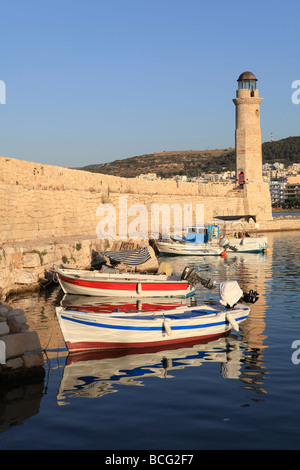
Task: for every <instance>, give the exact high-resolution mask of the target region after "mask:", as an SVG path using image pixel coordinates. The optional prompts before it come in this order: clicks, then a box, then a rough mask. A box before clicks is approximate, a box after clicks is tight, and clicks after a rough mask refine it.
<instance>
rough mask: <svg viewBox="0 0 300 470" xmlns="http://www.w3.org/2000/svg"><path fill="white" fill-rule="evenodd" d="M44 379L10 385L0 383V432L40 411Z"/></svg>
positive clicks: (22, 422)
mask: <svg viewBox="0 0 300 470" xmlns="http://www.w3.org/2000/svg"><path fill="white" fill-rule="evenodd" d="M43 389H44V380H42V381H41V382H39V383H29V384H24V383H23V384H22V385H19V386H17V385H15V386H10V385H9V383H8V384H3V383H1V387H0V433H2V432H5V431H7V430H8V429H9V428H10V427H12V426H17V425H21V424H24V422H25V421H26V420H28V419H29V418H31V417H32V416H34V415H37V414H38V413H39V411H40V404H41V400H42V398H43Z"/></svg>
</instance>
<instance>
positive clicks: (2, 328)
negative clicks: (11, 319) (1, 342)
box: [0, 321, 10, 336]
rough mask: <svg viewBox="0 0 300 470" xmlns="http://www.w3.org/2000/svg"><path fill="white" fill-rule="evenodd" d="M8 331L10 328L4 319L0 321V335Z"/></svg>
mask: <svg viewBox="0 0 300 470" xmlns="http://www.w3.org/2000/svg"><path fill="white" fill-rule="evenodd" d="M9 332H10V329H9V326H8V324H7V323H6V321H2V322H0V336H2V335H7V334H8V333H9Z"/></svg>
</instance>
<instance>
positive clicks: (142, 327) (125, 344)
mask: <svg viewBox="0 0 300 470" xmlns="http://www.w3.org/2000/svg"><path fill="white" fill-rule="evenodd" d="M228 292H229V294H228ZM243 295H244V293H243V292H242V290H241V289H240V287H239V286H238V284H237V283H236V282H234V281H233V282H227V283H222V284H221V285H220V301H219V302H218V303H216V304H215V305H204V304H203V305H199V306H196V307H188V308H187V307H186V306H183V307H177V308H175V309H173V310H160V311H158V312H153V311H151V312H142V313H136V314H134V313H133V314H131V313H124V312H111V313H110V314H99V313H93V312H78V311H72V310H66V309H64V308H63V307H57V308H56V315H57V318H58V321H59V325H60V328H61V331H62V334H63V337H64V341H65V343H66V346H67V348H68V350H69V351H70V352H79V351H88V350H101V349H124V348H125V349H127V348H129V349H134V348H143V347H156V346H160V345H167V344H168V345H172V344H179V343H184V342H190V341H195V340H197V339H207V338H213V337H215V336H219V335H222V334H225V333H227V332H229V331H230V330H231V329H235V330H238V329H239V324H240V323H241V322H243V321H244V320H246V318H247V317H248V315H249V312H250V309H249V307H248V306H247V305H245V304H243V303H242V302H241V299H243ZM256 300H257V299H256Z"/></svg>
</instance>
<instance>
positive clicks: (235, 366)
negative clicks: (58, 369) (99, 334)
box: [57, 335, 246, 405]
mask: <svg viewBox="0 0 300 470" xmlns="http://www.w3.org/2000/svg"><path fill="white" fill-rule="evenodd" d="M245 349H246V346H245V345H244V344H243V342H241V341H240V340H239V339H238V338H237V337H235V336H233V335H230V336H227V337H220V338H218V339H216V340H215V341H210V342H207V341H206V342H204V341H203V342H202V343H200V342H198V344H195V345H193V344H190V345H188V346H185V347H181V348H178V347H177V348H176V349H175V348H169V349H166V348H164V349H162V348H161V349H158V348H156V349H155V348H151V349H150V348H145V349H143V350H141V351H139V352H137V351H136V350H135V351H133V350H132V351H120V350H119V351H102V352H93V353H82V354H74V355H72V354H71V355H69V356H68V358H67V361H66V365H65V368H64V371H63V377H62V380H61V384H60V388H59V393H58V395H57V402H58V404H64V405H65V404H67V403H69V400H70V399H72V398H75V397H76V398H78V397H81V398H82V397H84V398H96V397H102V396H104V395H106V394H108V393H113V392H117V391H121V386H126V385H127V386H128V385H130V386H143V385H144V382H145V379H146V378H149V377H152V378H153V377H156V378H160V379H172V378H173V377H174V376H173V375H172V371H173V372H174V371H176V370H179V369H185V368H187V367H195V368H199V367H200V366H202V365H204V364H205V363H209V362H217V363H219V364H220V373H221V374H222V377H223V378H224V379H238V378H239V377H240V376H241V374H242V372H241V368H242V366H243V361H244V360H245ZM197 373H198V372H197ZM199 373H201V370H199Z"/></svg>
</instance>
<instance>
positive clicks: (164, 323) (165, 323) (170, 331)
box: [163, 318, 172, 336]
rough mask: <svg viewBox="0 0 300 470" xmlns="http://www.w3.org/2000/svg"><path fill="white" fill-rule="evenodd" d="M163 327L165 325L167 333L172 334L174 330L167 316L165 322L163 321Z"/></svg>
mask: <svg viewBox="0 0 300 470" xmlns="http://www.w3.org/2000/svg"><path fill="white" fill-rule="evenodd" d="M163 327H164V330H165V332H166V333H167V335H168V336H171V334H172V330H171V327H170V323H169V322H168V320H166V319H165V318H164V322H163Z"/></svg>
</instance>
